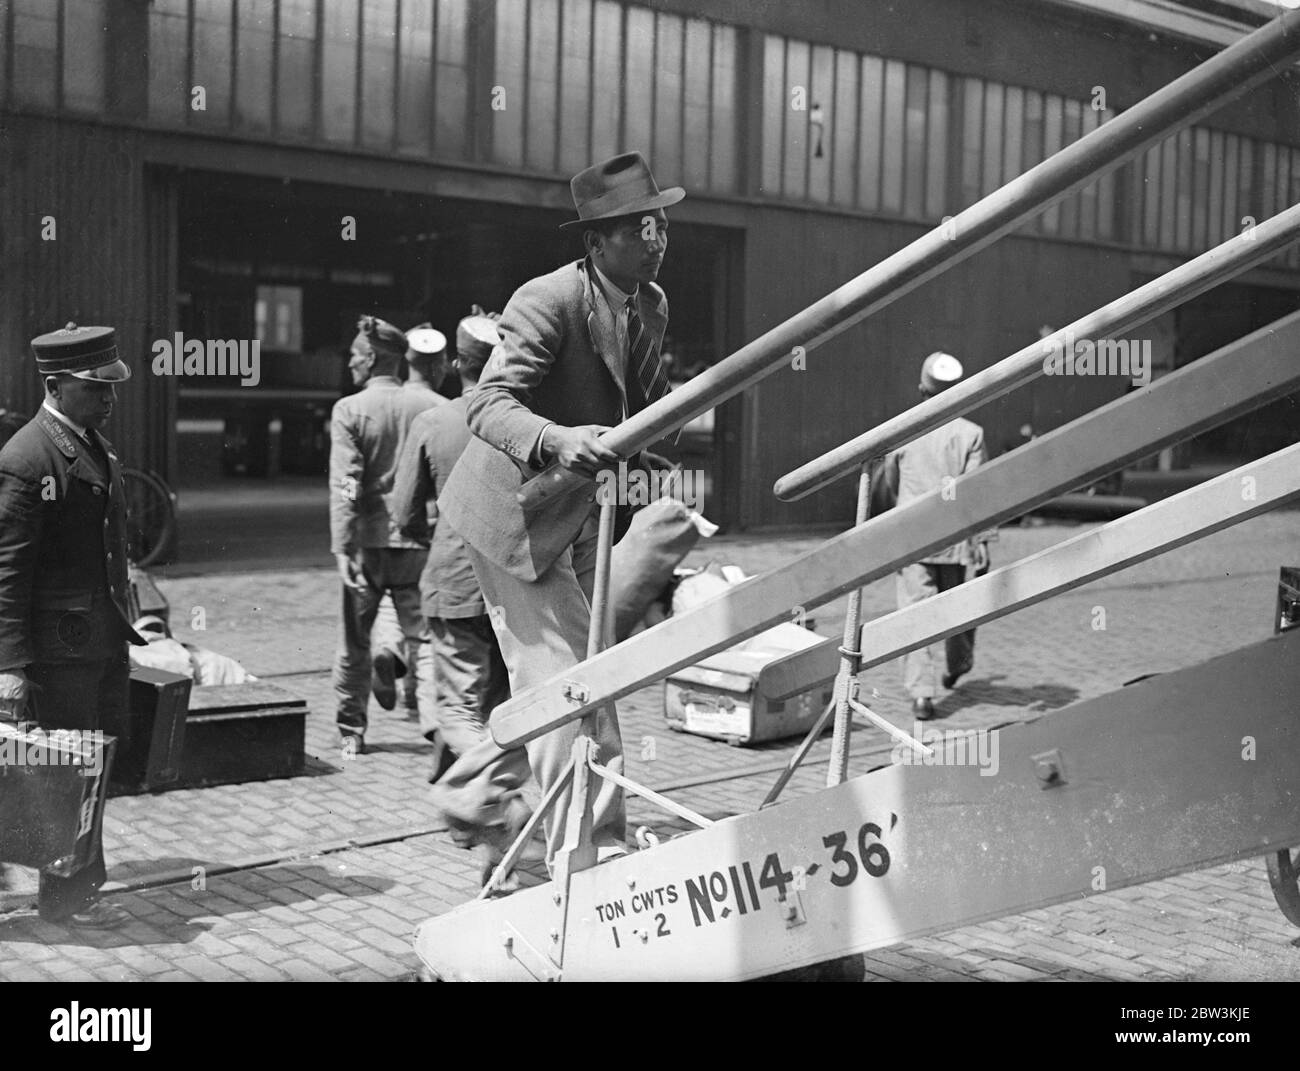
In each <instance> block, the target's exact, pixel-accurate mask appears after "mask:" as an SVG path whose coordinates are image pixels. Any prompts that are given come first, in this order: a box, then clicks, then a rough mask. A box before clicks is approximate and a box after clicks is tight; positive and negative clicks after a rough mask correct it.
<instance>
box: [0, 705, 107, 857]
mask: <svg viewBox="0 0 1300 1071" xmlns="http://www.w3.org/2000/svg"><path fill="white" fill-rule="evenodd" d="M115 745H116V741H115V740H114V739H113V737H111V736H105V735H104V734H103V733H99V732H94V733H90V732H87V733H77V732H71V731H52V732H45V731H42V730H40V729H31V730H29V731H26V732H23V731H19V729H18V727H17V726H14V725H11V724H8V723H0V815H3V819H2V820H0V862H4V863H17V864H19V865H21V866H29V867H38V868H41V869H44V870H48V871H50V872H52V873H54V874H57V875H59V876H60V877H65V878H66V877H71V876H72V875H73V874H75V873H76V872H77V871H78V870H80V869H81V868H82V867H84V866H85V865H86V864H87V863H88V862H90V857H91V852H92V850H93V848H94V845H95V844H96V843H98V830H99V829H100V828H101V827H102V825H103V821H104V801H105V799H106V798H107V795H108V793H107V791H106V790H107V786H108V781H109V777H110V776H111V771H112V766H113V752H114V748H115Z"/></svg>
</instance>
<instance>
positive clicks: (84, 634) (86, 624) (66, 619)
mask: <svg viewBox="0 0 1300 1071" xmlns="http://www.w3.org/2000/svg"><path fill="white" fill-rule="evenodd" d="M56 632H57V635H58V637H59V641H60V642H61V643H62V644H63V646H64V647H66V648H67V649H68V652H69V653H70V654H77V653H78V652H80V651H81V650H82V649H83V648H84V647H85V646H86V644H88V643H89V642H90V618H88V617H87V616H86V615H85V614H79V613H77V612H76V611H75V610H74V611H70V612H68V613H66V614H64V615H63V616H62V617H60V618H59V624H58V627H57V629H56Z"/></svg>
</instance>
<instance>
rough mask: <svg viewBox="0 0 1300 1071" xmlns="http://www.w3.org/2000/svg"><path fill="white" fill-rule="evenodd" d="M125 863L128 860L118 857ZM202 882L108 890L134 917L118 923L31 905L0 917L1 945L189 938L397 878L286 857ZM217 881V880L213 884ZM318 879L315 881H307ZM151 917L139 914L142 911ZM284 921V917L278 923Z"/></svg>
mask: <svg viewBox="0 0 1300 1071" xmlns="http://www.w3.org/2000/svg"><path fill="white" fill-rule="evenodd" d="M170 861H171V862H173V863H176V864H178V868H184V867H185V866H186V864H187V863H188V864H189V865H191V866H202V865H203V864H202V863H201V862H199V861H197V860H194V861H187V860H184V859H174V860H170ZM123 865H125V866H130V865H131V864H130V863H129V862H127V863H125V864H123ZM223 879H224V880H225V881H227V882H233V881H236V880H237V881H238V882H239V888H238V893H239V898H238V899H236V898H235V897H233V896H229V895H226V891H225V890H222V888H221V887H220V883H221V882H222V880H223ZM205 880H206V881H207V883H208V888H206V889H192V888H190V887H189V886H187V885H184V884H180V883H177V884H173V885H167V886H162V887H160V888H156V889H142V890H140V891H138V892H120V893H116V894H113V893H110V894H109V895H108V896H107V897H106V899H109V900H111V902H112V903H114V904H117V905H119V906H120V907H122V908H124V909H125V910H126V911H127V912H128V913H129V914H131V915H132V917H133V920H134V921H132V922H130V923H129V924H127V925H126V926H123V927H122V928H120V929H117V930H75V929H71V928H69V927H67V926H60V925H58V924H56V923H52V922H45V921H43V920H42V919H41V918H40V917H39V916H38V915H37V914H36V912H35V911H24V912H20V913H15V914H12V915H9V916H7V917H0V946H3V945H6V944H21V943H33V944H42V945H48V946H63V947H82V948H125V947H127V946H130V945H135V946H141V945H173V944H186V943H188V942H190V941H193V940H194V939H195V938H196V937H199V936H201V935H202V934H205V933H207V932H208V931H209V930H211V929H212V928H213V927H212V925H211V924H209V923H207V922H205V921H199V920H205V919H212V918H222V917H224V916H225V915H233V914H244V913H247V912H250V911H253V912H264V911H269V910H271V909H273V908H277V907H292V906H293V905H295V904H302V903H313V902H315V901H317V900H319V899H320V898H321V897H324V896H331V897H332V898H344V899H364V898H366V897H369V896H374V895H376V894H377V893H383V892H387V891H388V890H389V889H391V888H392V887H393V886H394V885H396V884H397V882H396V881H394V880H393V879H391V878H387V877H380V876H379V875H377V874H361V873H350V874H340V873H338V872H337V871H336V870H331V869H328V868H326V867H323V866H320V865H318V864H315V863H286V864H283V865H281V866H274V867H262V868H257V869H255V870H241V871H232V872H230V873H227V874H216V875H213V874H209V875H208V876H207V878H206V879H205ZM214 884H216V885H217V887H216V888H213V887H212V886H213V885H214ZM313 885H314V886H317V887H318V888H317V889H313V888H311V887H310V886H313ZM146 917H147V919H148V921H144V918H146ZM281 925H286V924H281Z"/></svg>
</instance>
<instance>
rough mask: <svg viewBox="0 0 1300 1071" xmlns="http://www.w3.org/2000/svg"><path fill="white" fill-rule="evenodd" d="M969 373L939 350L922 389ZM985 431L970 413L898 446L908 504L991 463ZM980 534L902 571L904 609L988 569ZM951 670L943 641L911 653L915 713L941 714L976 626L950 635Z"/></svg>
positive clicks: (894, 462)
mask: <svg viewBox="0 0 1300 1071" xmlns="http://www.w3.org/2000/svg"><path fill="white" fill-rule="evenodd" d="M961 377H962V366H961V362H960V361H959V360H957V358H956V357H954V356H952V354H949V353H932V354H930V356H929V357H927V358H926V359H925V361H924V363H923V364H922V365H921V385H920V391H921V396H922V397H923V398H932V397H933V396H934V395H936V394H938V393H939V392H940V391H943V390H946V389H947V388H949V387H951V386H952V385H953V384H954V383H956V382H958V381H959V380H960V379H961ZM985 460H986V455H985V452H984V431H983V429H982V428H981V427H980V426H979V425H978V424H976V423H974V422H973V421H970V420H967V419H966V418H965V417H958V418H957V419H956V420H950V421H949V422H948V423H947V424H944V425H942V426H941V427H938V428H935V429H934V430H933V431H929V432H927V433H926V434H924V435H922V436H921V437H920V438H919V439H914V440H913V441H912V442H910V443H908V444H907V445H906V446H901V447H899V448H898V449H897V450H895V451H893V452H892V453H891V454H889V456H888V457H887V459H886V462H885V478H886V480H887V481H888V482H889V484H890V486H891V488H892V489H893V490H894V491H895V493H896V495H897V500H898V504H899V505H900V506H902V505H905V504H906V503H908V502H911V501H912V500H913V499H917V498H922V497H924V496H925V495H928V494H930V493H932V492H934V491H939V490H942V489H943V488H944V487H945V486H946V485H948V484H950V483H951V481H953V480H955V479H956V478H957V477H958V476H961V475H963V474H965V473H967V472H970V471H971V470H973V469H975V468H977V467H978V466H980V465H982V464H984V462H985ZM989 538H990V533H980V534H978V535H976V536H973V537H972V538H970V539H967V540H963V541H962V542H961V543H955V544H953V545H952V546H951V547H944V548H942V549H941V550H936V551H932V552H931V553H930V554H928V555H926V557H925V558H923V559H922V560H921V561H919V562H913V563H912V564H911V565H907V566H904V567H903V568H902V569H901V570H899V572H898V582H897V595H898V607H899V609H900V610H901V609H902V608H903V607H905V606H910V605H912V604H913V603H917V602H920V601H922V600H923V599H928V598H930V597H932V596H934V595H937V594H939V592H941V591H947V590H948V589H949V588H953V587H956V586H957V585H958V584H961V583H963V582H964V581H965V580H966V579H967V572H968V570H970V571H972V572H973V573H975V574H979V573H980V572H981V571H986V570H987V569H988V561H989V558H988V539H989ZM942 649H943V655H944V658H943V663H944V671H943V672H942V673H941V671H940V668H939V666H940V644H937V643H935V644H931V645H930V646H928V647H921V648H919V649H917V650H915V651H910V652H908V653H907V654H906V655H904V656H903V683H904V686H905V687H906V688H907V690H908V693H909V694H910V695H911V697H912V716H913V717H915V718H916V719H917V720H918V721H925V720H927V719H929V718H932V717H934V713H935V711H934V697H935V696H936V695H938V694H939V685H940V684H942V685H943V686H944V687H945V688H952V687H953V686H954V685H956V683H957V680H958V678H959V677H961V676H963V675H964V674H967V673H969V672H970V671H971V669H972V668H973V667H974V664H975V630H974V629H969V630H967V631H966V632H960V633H958V634H957V635H955V636H949V637H948V639H947V640H945V641H944V643H943V645H942Z"/></svg>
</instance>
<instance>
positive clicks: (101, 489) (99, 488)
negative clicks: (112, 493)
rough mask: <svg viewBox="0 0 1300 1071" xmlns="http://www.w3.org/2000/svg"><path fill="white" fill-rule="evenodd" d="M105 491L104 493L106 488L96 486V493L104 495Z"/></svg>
mask: <svg viewBox="0 0 1300 1071" xmlns="http://www.w3.org/2000/svg"><path fill="white" fill-rule="evenodd" d="M103 493H104V489H103V488H102V487H96V488H95V494H97V495H102V494H103Z"/></svg>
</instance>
